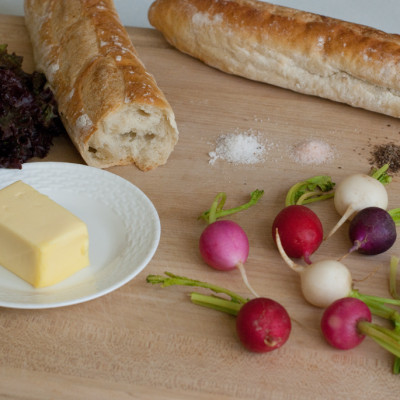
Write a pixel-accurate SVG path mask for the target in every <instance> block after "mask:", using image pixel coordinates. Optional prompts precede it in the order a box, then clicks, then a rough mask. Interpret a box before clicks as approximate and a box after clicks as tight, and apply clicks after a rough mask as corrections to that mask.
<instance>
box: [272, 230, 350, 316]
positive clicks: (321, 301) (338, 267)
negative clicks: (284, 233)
mask: <svg viewBox="0 0 400 400" xmlns="http://www.w3.org/2000/svg"><path fill="white" fill-rule="evenodd" d="M276 244H277V247H278V250H279V253H280V254H281V256H282V258H283V260H284V261H285V262H286V264H287V265H288V266H289V267H290V268H292V269H293V270H294V271H296V272H298V273H299V275H300V282H301V291H302V293H303V296H304V298H305V299H306V300H307V301H308V302H309V303H310V304H312V305H314V306H317V307H322V308H325V307H328V306H329V305H330V304H331V303H333V302H334V301H335V300H338V299H341V298H343V297H348V296H349V295H350V294H351V292H352V284H353V281H352V277H351V273H350V271H349V270H348V268H347V267H346V266H345V265H344V264H342V263H341V262H339V261H335V260H323V261H317V262H315V263H312V264H310V265H307V266H302V265H299V264H295V263H294V262H293V261H292V260H291V259H290V258H289V257H288V256H287V254H286V253H285V250H284V249H283V247H282V243H281V240H280V237H279V233H278V231H276Z"/></svg>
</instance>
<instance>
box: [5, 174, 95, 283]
mask: <svg viewBox="0 0 400 400" xmlns="http://www.w3.org/2000/svg"><path fill="white" fill-rule="evenodd" d="M88 249H89V235H88V230H87V227H86V224H85V223H84V222H83V221H82V220H80V219H79V218H78V217H77V216H75V215H74V214H72V213H71V212H69V211H68V210H67V209H65V208H64V207H62V206H61V205H59V204H57V203H56V202H54V201H53V200H51V199H50V198H49V197H47V196H45V195H44V194H42V193H39V192H38V191H37V190H35V189H34V188H33V187H31V186H29V185H27V184H26V183H24V182H22V181H17V182H15V183H13V184H11V185H9V186H7V187H5V188H4V189H2V190H0V265H2V266H3V267H5V268H7V269H9V270H10V271H11V272H13V273H14V274H15V275H18V276H19V277H20V278H22V279H24V280H25V281H27V282H29V283H30V284H31V285H32V286H34V287H36V288H39V287H45V286H50V285H54V284H56V283H58V282H61V281H62V280H64V279H66V278H68V277H69V276H71V275H72V274H74V273H75V272H77V271H79V270H81V269H83V268H84V267H86V266H88V265H89V255H88Z"/></svg>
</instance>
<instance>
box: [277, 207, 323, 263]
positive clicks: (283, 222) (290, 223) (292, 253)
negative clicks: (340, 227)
mask: <svg viewBox="0 0 400 400" xmlns="http://www.w3.org/2000/svg"><path fill="white" fill-rule="evenodd" d="M277 229H278V230H279V235H280V239H281V242H282V246H283V248H284V249H285V252H286V254H287V255H288V256H289V257H293V258H303V259H304V261H305V262H306V263H307V264H311V261H310V255H311V254H313V253H314V252H315V251H316V250H317V249H318V247H319V246H320V244H321V242H322V240H323V228H322V224H321V221H320V220H319V218H318V216H317V215H316V214H315V213H314V212H313V211H312V210H310V209H309V208H308V207H306V206H303V205H291V206H288V207H285V208H284V209H282V210H281V211H280V212H279V214H278V215H277V216H276V217H275V220H274V222H273V224H272V237H273V239H274V241H275V243H276V235H275V234H276V230H277Z"/></svg>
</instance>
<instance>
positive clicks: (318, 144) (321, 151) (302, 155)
mask: <svg viewBox="0 0 400 400" xmlns="http://www.w3.org/2000/svg"><path fill="white" fill-rule="evenodd" d="M290 156H291V158H292V159H293V160H294V161H296V162H298V163H301V164H314V165H319V164H324V163H326V162H328V161H331V160H332V159H333V158H334V156H335V152H334V149H333V148H332V147H331V146H330V145H329V144H328V143H326V142H324V141H323V140H306V141H304V142H301V143H298V144H297V145H295V146H294V147H293V148H292V149H291V153H290Z"/></svg>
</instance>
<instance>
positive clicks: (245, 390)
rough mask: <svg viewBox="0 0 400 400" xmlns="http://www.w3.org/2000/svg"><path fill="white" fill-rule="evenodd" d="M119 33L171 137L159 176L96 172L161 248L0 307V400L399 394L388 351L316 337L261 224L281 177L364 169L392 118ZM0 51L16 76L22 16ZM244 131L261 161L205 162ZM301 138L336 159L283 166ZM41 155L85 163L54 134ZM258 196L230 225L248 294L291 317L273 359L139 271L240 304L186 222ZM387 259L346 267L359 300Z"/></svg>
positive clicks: (277, 197)
mask: <svg viewBox="0 0 400 400" xmlns="http://www.w3.org/2000/svg"><path fill="white" fill-rule="evenodd" d="M128 31H129V34H130V36H131V38H132V41H133V43H134V45H135V47H136V49H137V51H138V53H139V55H140V57H141V59H142V60H143V61H144V63H145V64H146V66H147V68H148V70H149V71H151V72H152V73H153V74H154V76H155V78H156V80H157V82H158V84H159V86H160V87H161V88H162V90H163V91H164V92H165V94H166V96H167V98H168V100H169V101H170V103H171V105H172V107H173V109H174V111H175V114H176V119H177V123H178V127H179V131H180V139H179V142H178V145H177V146H176V148H175V151H174V152H173V153H172V155H171V157H170V159H169V161H168V163H167V164H166V165H165V166H163V167H159V168H158V169H156V170H154V171H150V172H146V173H143V172H141V171H139V170H138V169H136V168H135V167H133V166H132V167H130V166H128V167H118V168H111V169H110V170H109V171H111V172H112V173H115V174H117V175H120V176H122V177H124V178H126V179H127V180H129V181H131V182H132V183H134V184H135V185H137V186H138V187H139V188H140V189H141V190H142V191H144V192H145V193H146V194H147V196H148V197H149V198H150V199H151V200H152V202H153V203H154V205H155V207H156V208H157V210H158V213H159V216H160V220H161V226H162V234H161V241H160V244H159V248H158V250H157V252H156V254H155V256H154V257H153V259H152V260H151V262H150V263H149V264H148V266H147V267H146V268H145V270H144V271H142V272H141V273H140V274H139V275H138V276H137V277H136V278H135V279H133V280H132V281H131V282H129V283H128V284H126V285H124V286H123V287H122V288H120V289H118V290H116V291H114V292H112V293H110V294H108V295H106V296H104V297H101V298H98V299H96V300H92V301H89V302H86V303H82V304H78V305H74V306H69V307H64V308H55V309H44V310H20V309H11V308H3V309H1V310H0V398H2V399H35V400H38V399H40V400H47V399H86V400H87V399H96V400H99V399H118V400H119V399H121V400H125V399H143V400H146V399H207V400H213V399H215V400H217V399H218V400H227V399H308V400H310V399H337V398H346V399H350V398H351V399H386V400H389V399H395V398H398V391H399V387H400V380H399V379H400V377H398V376H394V375H392V372H391V368H392V362H393V357H392V356H391V355H390V354H388V353H387V352H386V351H385V350H383V349H382V348H380V347H378V346H377V345H376V344H375V343H374V342H373V341H372V340H370V339H366V340H365V341H364V342H363V343H362V345H360V346H359V347H358V348H356V349H353V350H350V351H338V350H334V349H333V348H331V347H329V346H328V345H327V344H326V343H325V342H324V339H323V338H322V336H321V334H320V331H319V321H320V317H321V313H322V311H321V310H320V309H317V308H315V307H312V306H310V305H308V304H307V303H306V302H305V301H304V300H303V299H302V297H301V294H300V291H299V280H298V276H296V274H295V273H294V272H292V271H291V270H289V269H288V267H286V265H285V264H284V263H283V261H281V259H280V258H279V255H278V253H277V251H276V249H275V247H274V245H273V242H272V239H271V233H270V231H271V224H272V220H273V218H274V216H275V215H276V214H277V213H278V211H279V210H280V209H281V208H282V207H283V206H284V197H285V194H286V191H287V189H288V188H289V187H290V186H291V185H292V184H294V183H295V182H297V181H299V180H303V179H305V178H308V177H311V176H314V175H320V174H328V175H331V176H332V178H333V180H334V181H336V182H338V181H340V179H342V178H343V177H344V176H345V175H346V174H348V173H353V172H366V173H368V172H369V170H370V162H369V159H370V156H371V151H372V148H373V146H374V145H376V144H385V143H389V142H397V141H398V138H399V135H400V121H399V120H396V119H393V118H390V117H387V116H384V115H379V114H374V113H371V112H367V111H364V110H360V109H354V108H351V107H348V106H345V105H341V104H337V103H333V102H330V101H326V100H323V99H318V98H313V97H307V96H303V95H299V94H296V93H292V92H290V91H286V90H283V89H280V88H276V87H271V86H268V85H265V84H262V83H258V82H252V81H248V80H245V79H242V78H239V77H235V76H230V75H227V74H224V73H222V72H219V71H217V70H214V69H212V68H210V67H207V66H205V65H203V64H202V63H201V62H199V61H197V60H195V59H192V58H190V57H188V56H186V55H184V54H181V53H179V52H178V51H176V50H175V49H173V48H171V47H170V46H169V45H167V44H166V42H165V41H164V39H163V38H162V36H161V35H160V34H159V33H158V32H156V31H155V30H151V29H139V28H128ZM0 42H1V43H8V45H9V50H10V51H15V52H17V53H18V54H20V55H23V56H24V67H25V69H27V70H32V68H33V61H32V53H31V46H30V42H29V38H28V35H27V31H26V29H25V26H24V21H23V18H20V17H11V16H5V15H3V16H0ZM249 129H251V130H253V131H254V132H258V133H259V134H260V135H261V136H262V137H263V138H264V140H265V141H266V144H267V149H268V151H267V155H266V159H265V161H264V162H263V163H260V164H257V165H243V164H241V165H234V164H231V163H228V162H226V161H223V160H217V161H216V163H215V164H214V165H211V164H210V163H209V155H208V153H209V152H210V151H212V150H214V148H215V141H216V139H217V138H218V137H219V136H220V135H221V134H226V133H232V132H246V131H248V130H249ZM311 138H312V139H322V140H324V141H326V142H327V143H329V144H330V145H331V146H333V147H334V148H335V157H334V159H333V160H331V161H330V162H328V163H325V164H322V165H317V166H315V165H311V166H310V165H305V164H301V163H298V162H296V161H295V160H293V159H292V158H291V157H290V154H291V151H292V146H294V145H296V144H298V143H299V142H301V141H302V140H307V139H311ZM45 161H65V162H74V163H81V162H82V160H81V159H80V157H79V155H78V153H77V152H76V150H75V149H74V147H73V146H72V144H71V143H70V142H69V140H67V139H58V140H57V141H56V142H55V145H54V146H53V148H52V150H51V152H50V154H49V156H48V157H47V158H46V159H45ZM0 173H1V171H0ZM256 188H259V189H264V190H265V195H264V197H263V198H262V200H261V201H260V203H259V204H258V205H257V206H255V207H253V208H251V209H250V210H248V211H245V212H243V213H239V214H237V215H235V216H234V217H232V219H234V220H235V221H237V222H239V223H240V224H241V225H242V227H243V228H244V229H245V231H246V232H247V233H248V236H249V241H250V255H249V259H248V262H247V271H248V277H249V280H250V281H251V283H252V285H253V286H254V288H255V289H256V290H257V291H258V292H259V293H260V294H261V295H263V296H267V297H271V298H273V299H275V300H277V301H279V302H280V303H281V304H282V305H284V306H285V307H286V308H287V310H288V312H289V314H290V315H291V317H292V319H293V329H292V333H291V336H290V339H289V341H288V342H287V343H286V345H285V346H284V347H282V348H281V349H279V350H277V351H275V352H272V353H270V354H252V353H249V352H248V351H246V350H245V349H243V347H242V346H241V344H240V343H239V341H238V339H237V337H236V333H235V320H234V318H233V317H231V316H228V315H225V314H222V313H219V312H217V311H213V310H209V309H205V308H201V307H199V306H195V305H193V304H191V302H190V299H189V293H190V292H191V290H190V288H184V287H169V288H161V287H158V286H152V285H150V284H147V283H146V280H145V279H146V276H147V275H148V274H162V273H163V272H164V271H171V272H173V273H176V274H180V275H185V276H188V277H191V278H196V279H201V280H205V281H209V282H212V283H215V284H219V285H221V286H225V287H227V288H229V289H231V290H234V291H237V292H239V293H241V294H243V295H245V296H248V295H249V293H248V292H247V290H246V288H245V287H244V285H243V283H242V281H241V279H240V275H239V272H238V271H233V272H230V273H223V272H217V271H214V270H212V269H210V268H209V267H207V266H206V265H204V263H203V262H202V261H201V258H200V256H199V253H198V247H197V246H198V238H199V236H200V233H201V231H202V229H203V228H204V226H205V224H204V223H203V222H201V221H199V220H197V217H198V215H199V214H200V213H201V212H203V211H204V210H206V209H208V208H209V206H210V204H211V202H212V200H213V198H214V196H215V195H216V193H217V192H220V191H225V192H226V193H227V194H228V200H227V207H230V206H235V205H237V204H240V203H243V202H246V201H247V199H248V197H249V193H250V192H251V191H253V190H254V189H256ZM388 191H389V198H390V204H389V207H390V208H394V207H398V206H399V205H400V180H399V177H398V176H396V175H395V176H394V179H393V181H392V183H391V184H390V186H389V187H388ZM312 209H313V210H314V211H316V212H317V213H318V215H319V216H320V218H321V220H322V222H323V225H324V228H325V229H329V228H331V227H332V226H333V224H334V223H335V221H336V220H337V219H338V215H337V214H336V212H335V210H334V207H333V203H332V201H326V202H323V203H318V204H314V205H312ZM348 248H349V242H348V239H347V237H346V229H345V228H342V229H341V230H340V231H339V232H338V233H337V234H336V235H335V236H334V237H332V238H331V239H330V240H329V241H328V242H325V243H323V245H322V246H321V247H320V249H319V250H318V252H317V253H316V254H315V255H314V260H317V259H322V258H326V257H333V258H337V257H339V256H341V255H343V254H344V253H345V252H346V251H347V249H348ZM392 254H397V255H400V242H397V243H396V244H395V246H394V247H393V248H392V249H391V250H390V251H389V252H388V253H386V254H382V255H378V256H373V257H365V256H364V257H363V256H360V255H357V254H353V255H351V256H349V257H348V258H347V259H346V263H347V265H348V267H349V268H350V269H351V271H352V273H353V276H354V278H355V279H357V280H360V281H359V282H357V283H356V285H357V287H358V288H359V289H360V291H362V292H364V293H369V294H375V295H383V296H388V295H389V293H388V265H389V259H390V256H391V255H392ZM377 267H379V269H378V270H377V272H376V273H375V274H373V275H372V276H370V277H369V278H368V279H366V280H363V278H365V277H366V276H367V275H368V274H369V273H370V272H371V271H374V270H375V269H376V268H377Z"/></svg>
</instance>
